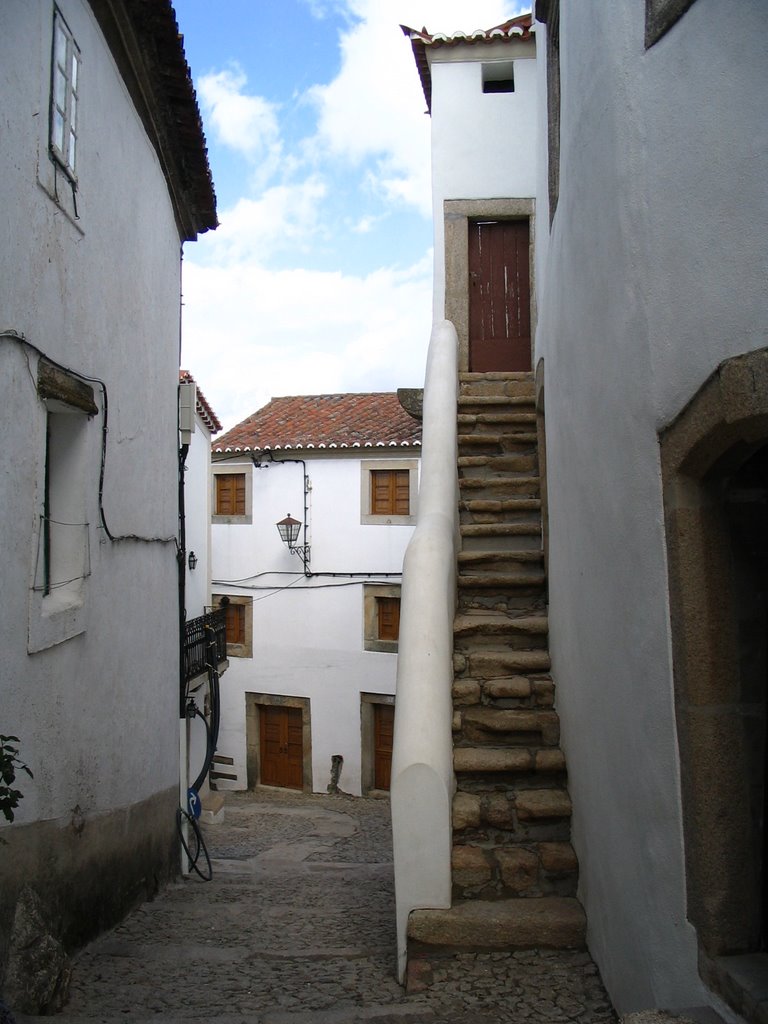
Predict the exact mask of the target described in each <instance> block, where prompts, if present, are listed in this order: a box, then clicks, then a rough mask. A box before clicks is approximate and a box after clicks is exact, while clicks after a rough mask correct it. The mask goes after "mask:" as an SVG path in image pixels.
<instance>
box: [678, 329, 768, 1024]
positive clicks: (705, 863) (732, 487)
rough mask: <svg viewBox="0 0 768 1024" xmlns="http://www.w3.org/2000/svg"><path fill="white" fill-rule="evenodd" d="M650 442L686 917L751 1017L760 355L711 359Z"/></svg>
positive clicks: (767, 531)
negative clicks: (658, 501) (704, 377)
mask: <svg viewBox="0 0 768 1024" xmlns="http://www.w3.org/2000/svg"><path fill="white" fill-rule="evenodd" d="M660 441H661V465H662V476H663V484H664V513H665V521H666V534H667V552H668V567H669V600H670V615H671V623H672V643H673V660H674V693H675V715H676V720H677V731H678V739H679V749H680V769H681V772H680V774H681V784H682V802H683V826H684V839H685V865H686V884H687V899H688V918H689V920H690V921H691V923H692V924H693V925H694V926H695V928H696V930H697V935H698V940H699V950H700V958H699V959H700V971H701V974H702V977H703V978H704V980H705V981H706V982H707V983H708V984H709V985H710V986H712V987H713V988H715V989H716V990H718V991H720V992H721V994H722V995H724V996H725V997H726V998H727V999H728V1001H729V1002H730V1003H731V1004H732V1005H733V1006H734V1007H735V1008H736V1009H737V1010H739V1011H740V1012H742V1013H744V1014H745V1016H747V1017H748V1018H749V1017H751V1016H752V1013H753V1012H754V1010H755V1006H754V1005H753V998H752V994H751V993H750V990H749V986H744V985H743V984H741V982H739V981H738V979H736V980H735V976H738V975H739V974H741V973H742V971H741V968H742V967H743V965H744V958H745V957H749V958H751V959H750V965H751V970H752V971H753V972H754V970H755V969H756V970H757V971H758V973H760V974H763V970H764V974H763V980H764V981H768V957H766V958H765V963H764V965H762V966H761V964H760V963H759V962H758V963H757V964H756V963H755V959H754V958H755V956H756V955H757V956H761V955H762V954H763V952H764V950H766V948H768V914H767V913H766V894H767V893H768V867H766V865H767V864H768V861H766V832H767V831H768V829H766V824H765V823H766V813H765V812H766V803H767V801H768V784H767V783H766V777H767V773H766V702H767V695H768V639H767V638H768V350H765V349H763V350H760V351H757V352H751V353H748V354H745V355H742V356H738V357H734V358H732V359H729V360H726V362H724V363H722V364H721V365H720V367H718V369H717V370H716V371H715V373H714V374H713V375H712V376H711V377H710V378H709V380H708V381H707V382H706V383H705V384H704V385H703V386H702V387H701V388H700V390H699V391H698V393H697V394H696V396H695V397H694V398H693V399H692V401H691V402H690V403H689V404H688V405H687V406H686V407H685V409H683V411H682V412H681V414H680V415H679V416H678V417H677V419H676V420H675V421H674V423H672V424H671V425H670V426H669V427H668V428H667V429H666V430H664V431H663V432H662V434H661V438H660ZM737 960H740V963H737Z"/></svg>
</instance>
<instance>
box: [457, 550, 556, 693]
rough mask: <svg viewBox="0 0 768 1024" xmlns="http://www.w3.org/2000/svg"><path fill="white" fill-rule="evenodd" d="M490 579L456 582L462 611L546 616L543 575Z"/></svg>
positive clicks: (464, 577)
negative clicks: (505, 610)
mask: <svg viewBox="0 0 768 1024" xmlns="http://www.w3.org/2000/svg"><path fill="white" fill-rule="evenodd" d="M489 575H490V574H489V573H488V574H486V575H482V574H481V575H471V574H468V573H467V574H465V573H460V575H459V577H458V580H457V583H458V585H459V608H460V609H462V610H467V611H469V610H475V609H476V610H478V611H480V610H483V609H484V610H487V611H503V610H504V609H505V608H506V609H507V610H509V611H512V612H514V613H518V614H525V613H528V614H537V613H538V614H543V613H544V610H545V607H546V599H547V591H546V578H545V574H544V572H542V571H540V572H531V571H529V570H526V571H525V572H519V573H517V572H496V573H494V574H493V580H492V579H489ZM525 671H527V670H525ZM515 674H516V673H513V675H515Z"/></svg>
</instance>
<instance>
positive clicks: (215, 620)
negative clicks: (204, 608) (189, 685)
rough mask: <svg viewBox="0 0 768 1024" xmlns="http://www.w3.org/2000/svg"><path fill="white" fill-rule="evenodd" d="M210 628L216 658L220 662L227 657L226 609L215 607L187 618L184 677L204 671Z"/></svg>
mask: <svg viewBox="0 0 768 1024" xmlns="http://www.w3.org/2000/svg"><path fill="white" fill-rule="evenodd" d="M211 630H213V636H215V639H216V660H217V662H222V661H225V660H226V657H227V623H226V610H225V609H224V608H217V609H215V611H210V612H206V613H205V614H204V615H200V616H198V618H196V619H188V620H187V623H186V635H185V638H184V678H185V680H189V679H194V677H195V676H198V675H200V674H201V673H202V672H205V671H206V669H207V665H208V645H209V644H210V643H211V638H212V637H211Z"/></svg>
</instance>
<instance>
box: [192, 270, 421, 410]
mask: <svg viewBox="0 0 768 1024" xmlns="http://www.w3.org/2000/svg"><path fill="white" fill-rule="evenodd" d="M431 266H432V261H431V254H429V255H428V256H427V257H425V258H424V259H422V260H420V261H419V262H418V263H417V264H415V265H414V266H413V267H411V268H409V269H408V270H407V271H394V270H391V269H386V268H385V269H381V270H377V271H375V272H374V273H372V274H369V275H367V276H365V277H355V276H352V275H345V274H342V273H340V272H338V271H309V270H283V271H272V270H268V269H266V268H264V267H258V266H253V265H250V266H249V265H245V264H239V265H236V266H229V267H227V268H223V267H202V266H200V265H198V264H197V263H195V262H193V261H192V260H189V259H188V260H187V261H186V262H185V265H184V351H183V357H182V363H183V365H184V367H185V368H186V369H188V370H190V371H191V372H192V373H193V374H194V375H195V377H196V378H197V380H198V382H199V383H200V386H201V387H202V388H203V390H204V391H205V394H206V397H207V398H208V399H209V400H210V402H211V404H212V406H213V408H214V409H215V410H216V412H217V413H218V414H219V416H221V417H222V419H223V420H224V421H225V428H226V427H230V426H233V425H234V424H235V423H237V422H239V421H240V420H241V419H244V418H245V417H246V416H248V415H249V414H250V413H252V412H253V411H254V410H255V409H257V408H259V407H260V406H262V405H264V404H265V403H266V402H267V401H269V399H270V398H271V397H272V396H276V395H300V394H322V393H332V392H345V391H371V390H373V391H389V390H395V389H396V388H397V387H405V386H409V387H419V386H421V385H422V384H423V380H424V365H425V358H426V349H427V344H428V341H429V330H430V320H431V291H432V279H431Z"/></svg>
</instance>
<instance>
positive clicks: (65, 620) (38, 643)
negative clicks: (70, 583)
mask: <svg viewBox="0 0 768 1024" xmlns="http://www.w3.org/2000/svg"><path fill="white" fill-rule="evenodd" d="M86 613H87V609H86V602H85V598H84V594H83V588H82V587H77V588H76V591H70V590H62V591H61V592H60V593H54V594H49V595H47V596H43V594H41V593H40V592H39V591H35V590H33V591H32V593H31V596H30V608H29V634H28V640H27V651H28V653H29V654H36V653H37V652H38V651H45V650H47V649H48V648H49V647H55V646H56V645H57V644H61V643H64V642H65V641H66V640H71V639H72V638H73V637H76V636H79V635H80V634H81V633H85V624H86Z"/></svg>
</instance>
